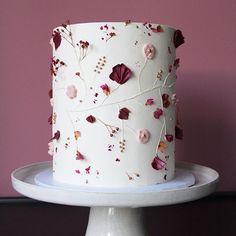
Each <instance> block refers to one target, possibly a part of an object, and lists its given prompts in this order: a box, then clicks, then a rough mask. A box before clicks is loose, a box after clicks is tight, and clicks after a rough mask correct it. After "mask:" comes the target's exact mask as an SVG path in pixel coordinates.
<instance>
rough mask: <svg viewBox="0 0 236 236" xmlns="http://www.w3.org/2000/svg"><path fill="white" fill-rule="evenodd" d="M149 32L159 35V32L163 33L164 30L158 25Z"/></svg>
mask: <svg viewBox="0 0 236 236" xmlns="http://www.w3.org/2000/svg"><path fill="white" fill-rule="evenodd" d="M151 30H152V32H154V33H160V32H164V29H163V28H162V27H161V26H160V25H158V26H157V27H156V28H153V27H152V28H151Z"/></svg>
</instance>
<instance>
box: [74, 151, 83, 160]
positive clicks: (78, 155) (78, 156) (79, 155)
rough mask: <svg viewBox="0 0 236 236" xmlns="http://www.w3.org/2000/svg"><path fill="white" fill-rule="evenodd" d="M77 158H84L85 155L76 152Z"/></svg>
mask: <svg viewBox="0 0 236 236" xmlns="http://www.w3.org/2000/svg"><path fill="white" fill-rule="evenodd" d="M76 160H84V156H83V155H82V154H81V153H80V152H79V151H77V152H76Z"/></svg>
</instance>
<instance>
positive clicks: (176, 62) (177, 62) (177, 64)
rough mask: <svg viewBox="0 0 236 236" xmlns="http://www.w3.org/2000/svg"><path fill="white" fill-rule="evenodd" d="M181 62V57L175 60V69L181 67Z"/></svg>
mask: <svg viewBox="0 0 236 236" xmlns="http://www.w3.org/2000/svg"><path fill="white" fill-rule="evenodd" d="M179 62H180V59H179V58H176V59H175V61H174V67H175V69H177V68H178V67H179Z"/></svg>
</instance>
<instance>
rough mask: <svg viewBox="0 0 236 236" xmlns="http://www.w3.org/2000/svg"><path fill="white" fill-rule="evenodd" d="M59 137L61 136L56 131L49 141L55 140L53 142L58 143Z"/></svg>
mask: <svg viewBox="0 0 236 236" xmlns="http://www.w3.org/2000/svg"><path fill="white" fill-rule="evenodd" d="M60 136H61V134H60V131H59V130H57V132H56V133H55V134H54V136H53V137H52V138H51V140H53V139H55V140H57V141H58V140H59V138H60ZM51 140H50V141H51Z"/></svg>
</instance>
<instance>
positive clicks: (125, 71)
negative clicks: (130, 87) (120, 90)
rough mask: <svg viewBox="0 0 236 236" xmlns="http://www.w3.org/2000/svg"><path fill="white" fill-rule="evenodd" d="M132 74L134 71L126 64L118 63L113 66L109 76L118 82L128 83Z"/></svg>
mask: <svg viewBox="0 0 236 236" xmlns="http://www.w3.org/2000/svg"><path fill="white" fill-rule="evenodd" d="M131 75H132V71H131V70H130V69H129V68H128V67H127V66H126V65H125V64H123V63H122V64H118V65H116V66H114V67H113V68H112V73H111V74H110V76H109V78H110V79H111V80H113V81H116V82H117V83H118V84H124V83H126V82H127V81H128V80H129V79H130V77H131Z"/></svg>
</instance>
